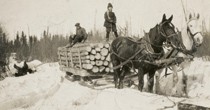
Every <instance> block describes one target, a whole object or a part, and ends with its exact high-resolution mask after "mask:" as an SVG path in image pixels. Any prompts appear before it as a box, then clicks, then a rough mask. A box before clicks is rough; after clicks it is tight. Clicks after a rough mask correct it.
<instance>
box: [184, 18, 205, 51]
mask: <svg viewBox="0 0 210 110" xmlns="http://www.w3.org/2000/svg"><path fill="white" fill-rule="evenodd" d="M199 18H200V15H199V14H197V15H195V14H194V15H192V14H190V15H189V19H188V21H187V32H188V35H189V36H190V37H191V38H192V40H193V45H194V46H196V47H198V46H200V45H201V44H202V43H203V36H202V34H201V32H202V23H201V22H200V20H199Z"/></svg>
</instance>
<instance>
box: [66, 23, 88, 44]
mask: <svg viewBox="0 0 210 110" xmlns="http://www.w3.org/2000/svg"><path fill="white" fill-rule="evenodd" d="M75 27H76V35H71V36H70V37H69V43H70V44H69V45H67V46H66V47H67V48H68V47H73V46H74V45H75V44H76V43H79V42H85V41H86V40H87V33H86V30H85V28H83V27H81V26H80V23H76V24H75Z"/></svg>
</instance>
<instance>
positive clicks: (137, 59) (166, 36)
mask: <svg viewBox="0 0 210 110" xmlns="http://www.w3.org/2000/svg"><path fill="white" fill-rule="evenodd" d="M172 19H173V15H171V17H170V18H169V19H167V18H166V15H165V14H164V15H163V17H162V21H161V23H159V24H157V25H156V26H155V27H153V28H151V29H150V31H149V33H148V36H144V37H143V38H142V39H140V40H138V42H136V41H134V40H133V39H132V38H129V37H118V38H116V39H115V40H113V41H112V43H111V48H110V58H111V63H112V65H113V70H114V82H115V88H118V89H121V88H123V80H124V77H125V75H126V73H129V71H130V68H134V69H138V81H139V84H138V89H139V90H140V91H142V90H143V86H144V78H143V77H144V74H146V73H148V77H149V79H148V80H149V81H148V91H149V92H152V91H153V85H154V75H155V72H156V70H158V69H159V66H157V65H153V64H150V63H149V62H153V61H154V60H158V59H160V58H161V57H163V56H164V50H163V43H164V42H166V43H167V44H170V45H171V46H173V47H174V48H179V46H180V42H179V41H178V40H177V38H178V37H177V33H176V31H175V27H174V25H173V24H172V23H171V21H172ZM142 59H144V60H142ZM145 61H149V62H145ZM118 80H119V81H118ZM118 82H119V84H118Z"/></svg>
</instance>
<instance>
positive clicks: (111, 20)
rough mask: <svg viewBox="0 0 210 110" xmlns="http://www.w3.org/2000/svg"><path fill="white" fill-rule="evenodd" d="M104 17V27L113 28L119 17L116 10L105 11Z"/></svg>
mask: <svg viewBox="0 0 210 110" xmlns="http://www.w3.org/2000/svg"><path fill="white" fill-rule="evenodd" d="M104 19H105V22H104V27H106V28H111V27H112V26H113V25H116V22H117V18H116V16H115V14H114V12H105V14H104Z"/></svg>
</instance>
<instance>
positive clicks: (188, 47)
mask: <svg viewBox="0 0 210 110" xmlns="http://www.w3.org/2000/svg"><path fill="white" fill-rule="evenodd" d="M201 25H202V22H201V20H200V15H199V14H197V15H196V14H193V15H192V14H189V16H188V17H187V19H186V23H184V27H183V28H182V30H181V32H179V35H178V37H179V39H181V41H182V47H181V48H182V50H183V51H178V52H176V54H174V55H175V56H176V57H182V58H184V59H185V60H184V61H183V62H182V63H181V64H180V65H178V66H177V65H173V66H171V70H172V71H173V72H172V73H173V74H172V78H173V79H172V81H173V85H172V88H174V87H175V86H177V85H178V81H179V79H178V78H180V77H178V76H179V75H182V79H181V82H182V84H183V85H184V86H182V87H181V86H180V85H179V86H177V87H181V89H182V91H179V93H177V91H174V90H176V89H174V90H172V89H170V90H172V91H170V90H169V91H168V92H169V93H170V95H172V94H176V95H177V94H179V95H182V96H187V75H186V74H185V73H186V72H187V70H188V69H187V67H188V66H189V65H190V62H191V61H192V60H193V58H194V55H193V54H194V53H195V52H196V51H197V50H198V48H199V46H201V45H202V43H203V35H202V33H201V32H202V28H201V27H202V26H201ZM179 71H181V72H182V74H179V75H178V74H177V73H178V72H179ZM160 73H161V71H160V72H159V73H158V74H156V81H157V83H158V84H159V77H160ZM158 84H157V85H158ZM157 85H156V88H157V91H156V92H157V93H161V91H159V89H160V87H159V86H157Z"/></svg>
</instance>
